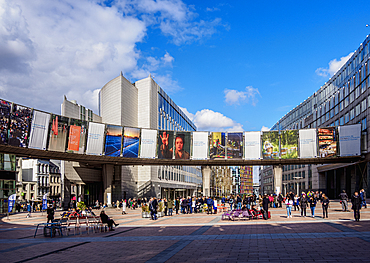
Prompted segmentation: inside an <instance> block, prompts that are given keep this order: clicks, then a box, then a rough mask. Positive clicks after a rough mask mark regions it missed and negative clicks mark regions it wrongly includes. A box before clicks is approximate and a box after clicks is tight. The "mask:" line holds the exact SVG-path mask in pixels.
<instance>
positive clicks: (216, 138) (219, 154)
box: [209, 132, 226, 159]
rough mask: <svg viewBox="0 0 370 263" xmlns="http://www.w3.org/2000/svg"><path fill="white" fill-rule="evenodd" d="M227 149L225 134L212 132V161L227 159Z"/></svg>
mask: <svg viewBox="0 0 370 263" xmlns="http://www.w3.org/2000/svg"><path fill="white" fill-rule="evenodd" d="M225 148H226V147H225V133H224V132H212V139H211V145H210V152H209V157H210V158H211V159H213V158H225Z"/></svg>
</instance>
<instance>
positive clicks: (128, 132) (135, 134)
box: [122, 127, 140, 158]
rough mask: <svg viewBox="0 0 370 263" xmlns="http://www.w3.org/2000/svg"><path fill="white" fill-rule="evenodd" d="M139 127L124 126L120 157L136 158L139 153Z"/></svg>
mask: <svg viewBox="0 0 370 263" xmlns="http://www.w3.org/2000/svg"><path fill="white" fill-rule="evenodd" d="M139 141H140V129H139V128H130V127H125V128H124V132H123V147H122V157H126V158H137V157H138V155H139Z"/></svg>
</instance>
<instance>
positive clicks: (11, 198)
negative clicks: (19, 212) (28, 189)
mask: <svg viewBox="0 0 370 263" xmlns="http://www.w3.org/2000/svg"><path fill="white" fill-rule="evenodd" d="M16 198H17V196H16V194H12V195H11V196H9V198H8V213H10V212H12V210H13V207H14V203H15V199H16Z"/></svg>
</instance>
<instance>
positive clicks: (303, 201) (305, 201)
mask: <svg viewBox="0 0 370 263" xmlns="http://www.w3.org/2000/svg"><path fill="white" fill-rule="evenodd" d="M299 204H300V206H301V216H304V217H306V208H307V206H308V199H307V196H306V194H303V195H302V197H301V198H300V200H299Z"/></svg>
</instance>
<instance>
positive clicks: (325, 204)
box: [321, 194, 330, 218]
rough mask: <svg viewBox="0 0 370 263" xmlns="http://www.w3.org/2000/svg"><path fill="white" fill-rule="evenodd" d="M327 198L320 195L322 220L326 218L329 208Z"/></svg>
mask: <svg viewBox="0 0 370 263" xmlns="http://www.w3.org/2000/svg"><path fill="white" fill-rule="evenodd" d="M329 202H330V201H329V198H328V197H327V196H326V195H325V194H321V204H322V218H325V216H326V218H328V208H329Z"/></svg>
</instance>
